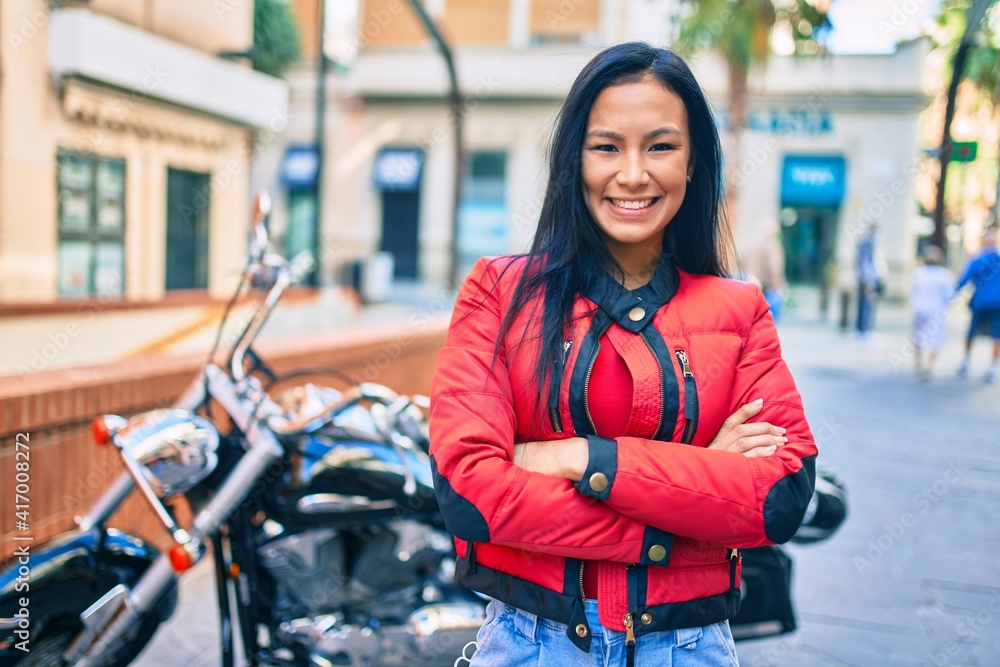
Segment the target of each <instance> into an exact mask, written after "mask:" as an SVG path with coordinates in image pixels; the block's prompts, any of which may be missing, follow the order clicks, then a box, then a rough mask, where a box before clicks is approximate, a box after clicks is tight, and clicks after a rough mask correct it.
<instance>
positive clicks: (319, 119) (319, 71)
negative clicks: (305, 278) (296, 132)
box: [309, 0, 328, 285]
mask: <svg viewBox="0 0 1000 667" xmlns="http://www.w3.org/2000/svg"><path fill="white" fill-rule="evenodd" d="M316 5H317V12H318V14H319V17H318V18H319V26H318V31H319V42H318V44H317V45H316V46H317V48H316V52H317V53H316V60H317V62H316V130H315V142H316V186H315V187H316V200H315V201H316V203H315V206H316V223H315V225H313V256H314V258H315V262H314V263H313V270H312V271H311V272H310V274H309V283H310V284H312V285H316V284H318V282H319V281H318V275H319V272H320V270H321V265H322V261H323V258H322V257H321V255H320V252H319V249H320V242H319V241H320V238H321V236H320V235H321V231H320V230H321V227H322V226H323V154H324V153H325V148H324V146H323V143H324V139H325V137H326V73H327V65H328V63H327V58H326V51H325V49H324V46H325V44H324V42H325V38H326V0H318V2H317V3H316Z"/></svg>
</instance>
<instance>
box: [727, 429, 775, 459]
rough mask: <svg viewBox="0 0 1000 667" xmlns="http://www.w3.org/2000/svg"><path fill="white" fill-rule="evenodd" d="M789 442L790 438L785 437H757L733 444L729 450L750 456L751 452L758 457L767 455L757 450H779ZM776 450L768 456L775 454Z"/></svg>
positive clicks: (740, 440)
mask: <svg viewBox="0 0 1000 667" xmlns="http://www.w3.org/2000/svg"><path fill="white" fill-rule="evenodd" d="M786 442H788V438H785V437H784V436H776V435H770V434H768V435H755V436H751V437H746V438H740V439H739V440H737V441H736V442H734V443H733V444H732V446H730V447H729V448H728V449H729V450H731V451H734V452H740V453H742V454H744V455H749V454H750V453H751V452H755V455H756V456H761V455H765V456H766V455H767V454H762V453H761V452H759V451H757V450H764V449H768V448H777V447H780V446H782V445H784V444H785V443H786ZM773 453H774V449H772V451H771V452H768V454H773Z"/></svg>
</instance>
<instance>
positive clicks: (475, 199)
mask: <svg viewBox="0 0 1000 667" xmlns="http://www.w3.org/2000/svg"><path fill="white" fill-rule="evenodd" d="M506 191H507V153H505V152H503V151H474V152H473V153H472V154H471V155H469V159H468V161H467V162H466V171H465V180H464V181H463V183H462V203H461V205H460V207H459V210H458V254H459V270H460V272H461V273H465V272H467V271H468V270H469V269H471V268H472V265H473V264H475V262H476V260H477V259H479V258H480V257H482V256H484V255H503V254H506V253H508V252H510V239H509V237H508V233H507V227H508V225H507V199H506Z"/></svg>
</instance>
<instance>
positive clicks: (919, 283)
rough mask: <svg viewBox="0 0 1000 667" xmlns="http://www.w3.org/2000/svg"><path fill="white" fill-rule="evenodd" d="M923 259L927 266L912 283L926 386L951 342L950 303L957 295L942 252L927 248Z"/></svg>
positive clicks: (917, 350)
mask: <svg viewBox="0 0 1000 667" xmlns="http://www.w3.org/2000/svg"><path fill="white" fill-rule="evenodd" d="M923 257H924V265H923V266H921V267H918V268H917V269H915V270H914V271H913V277H912V279H911V281H910V307H911V308H912V309H913V353H914V354H913V356H914V361H915V362H916V367H917V376H918V377H919V378H920V379H921V380H923V381H925V382H926V381H927V380H930V379H931V370H932V369H933V368H934V360H935V359H936V358H937V355H938V352H940V351H941V348H942V347H944V343H945V340H946V339H947V338H948V303H949V302H950V301H951V297H952V294H954V292H955V277H954V276H953V275H951V271H949V270H948V269H946V268H945V267H943V266H941V263H942V262H943V261H944V252H943V251H942V250H941V248H939V247H937V246H936V245H928V246H925V247H924V251H923ZM924 352H926V353H927V359H926V361H925V360H924V354H923V353H924Z"/></svg>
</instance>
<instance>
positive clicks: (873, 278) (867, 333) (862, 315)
mask: <svg viewBox="0 0 1000 667" xmlns="http://www.w3.org/2000/svg"><path fill="white" fill-rule="evenodd" d="M877 232H878V226H877V225H875V224H871V225H870V226H869V227H868V229H867V230H865V232H864V233H863V234H862V235H861V239H860V240H859V241H858V249H857V256H856V257H855V261H856V268H857V275H858V319H857V323H856V325H855V328H856V332H857V337H858V340H861V341H871V340H873V339H874V329H875V302H876V300H877V299H878V296H879V295H880V294H881V293H882V291H883V289H884V287H885V274H886V270H885V255H883V254H882V248H881V246H880V245H879V243H878V237H877Z"/></svg>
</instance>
